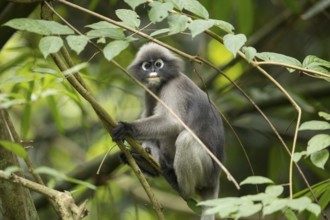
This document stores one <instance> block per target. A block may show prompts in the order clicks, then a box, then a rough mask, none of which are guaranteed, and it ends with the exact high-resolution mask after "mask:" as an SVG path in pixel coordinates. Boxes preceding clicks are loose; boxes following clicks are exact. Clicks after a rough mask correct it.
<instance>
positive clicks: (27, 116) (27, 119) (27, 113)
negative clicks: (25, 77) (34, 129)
mask: <svg viewBox="0 0 330 220" xmlns="http://www.w3.org/2000/svg"><path fill="white" fill-rule="evenodd" d="M28 86H29V87H28V89H27V91H26V94H25V100H26V101H27V103H26V104H25V105H24V110H23V116H22V120H21V137H22V138H23V139H24V138H26V137H27V134H28V132H29V130H30V125H31V115H32V114H31V112H32V104H31V101H32V93H33V89H34V86H35V83H34V81H30V82H29V83H28Z"/></svg>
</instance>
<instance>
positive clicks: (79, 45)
mask: <svg viewBox="0 0 330 220" xmlns="http://www.w3.org/2000/svg"><path fill="white" fill-rule="evenodd" d="M66 41H67V42H68V45H69V47H70V48H71V49H72V50H73V51H75V52H76V53H77V54H80V52H81V51H83V50H84V49H85V47H86V45H87V43H88V41H89V39H88V37H86V36H85V35H69V36H67V37H66Z"/></svg>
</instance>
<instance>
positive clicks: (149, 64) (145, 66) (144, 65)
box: [142, 61, 151, 70]
mask: <svg viewBox="0 0 330 220" xmlns="http://www.w3.org/2000/svg"><path fill="white" fill-rule="evenodd" d="M150 67H151V63H150V62H146V61H144V62H143V63H142V69H143V70H148V69H150Z"/></svg>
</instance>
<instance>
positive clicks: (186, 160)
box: [174, 130, 214, 199]
mask: <svg viewBox="0 0 330 220" xmlns="http://www.w3.org/2000/svg"><path fill="white" fill-rule="evenodd" d="M175 147H176V152H175V157H174V170H175V173H176V175H177V178H178V185H179V189H180V193H181V195H182V197H183V198H184V199H190V198H192V197H193V196H194V195H195V192H196V189H199V188H203V187H205V186H208V185H209V184H210V182H212V181H213V178H214V177H213V176H214V172H213V171H214V169H213V162H212V159H211V157H210V156H209V155H208V153H207V152H206V150H205V149H204V148H203V147H202V146H200V144H199V143H198V142H197V141H196V140H195V139H194V138H193V137H192V135H191V134H190V133H189V132H188V131H186V130H184V131H182V132H181V133H180V134H179V136H178V138H177V140H176V142H175Z"/></svg>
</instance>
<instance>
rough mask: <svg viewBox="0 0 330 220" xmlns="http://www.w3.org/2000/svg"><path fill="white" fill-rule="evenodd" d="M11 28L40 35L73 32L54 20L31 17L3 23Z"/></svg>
mask: <svg viewBox="0 0 330 220" xmlns="http://www.w3.org/2000/svg"><path fill="white" fill-rule="evenodd" d="M4 25H5V26H9V27H11V28H14V29H17V30H21V31H28V32H32V33H36V34H41V35H67V34H74V31H73V30H71V29H70V28H69V27H68V26H66V25H63V24H60V23H58V22H56V21H46V20H37V19H31V18H15V19H12V20H10V21H8V22H7V23H5V24H4Z"/></svg>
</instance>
